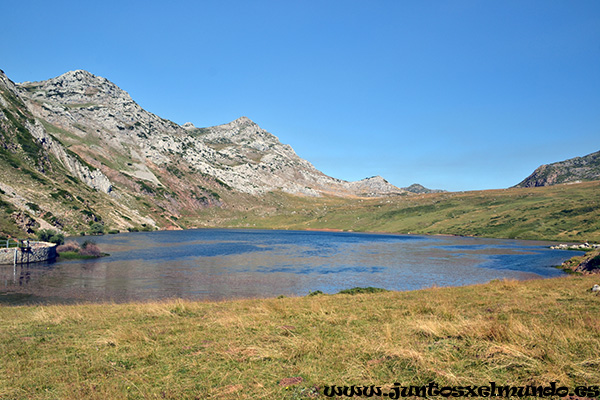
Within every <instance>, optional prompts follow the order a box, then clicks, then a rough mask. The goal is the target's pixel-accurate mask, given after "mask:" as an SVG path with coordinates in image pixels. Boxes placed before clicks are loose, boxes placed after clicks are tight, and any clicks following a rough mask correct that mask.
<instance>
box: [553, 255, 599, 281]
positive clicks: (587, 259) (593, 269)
mask: <svg viewBox="0 0 600 400" xmlns="http://www.w3.org/2000/svg"><path fill="white" fill-rule="evenodd" d="M561 268H562V269H564V270H566V271H570V272H575V273H579V274H583V275H589V274H600V250H593V251H588V252H587V253H586V254H585V255H583V256H575V257H572V258H570V259H568V260H567V261H565V262H564V263H563V264H562V265H561Z"/></svg>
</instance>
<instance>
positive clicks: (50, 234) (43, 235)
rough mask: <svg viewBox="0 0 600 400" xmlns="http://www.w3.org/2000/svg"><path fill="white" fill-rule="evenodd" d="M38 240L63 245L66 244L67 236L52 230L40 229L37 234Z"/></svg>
mask: <svg viewBox="0 0 600 400" xmlns="http://www.w3.org/2000/svg"><path fill="white" fill-rule="evenodd" d="M37 238H38V240H40V241H42V242H49V243H55V244H58V245H61V244H63V243H64V242H65V236H64V235H63V234H62V233H57V232H56V231H54V230H52V229H40V230H39V231H38V232H37Z"/></svg>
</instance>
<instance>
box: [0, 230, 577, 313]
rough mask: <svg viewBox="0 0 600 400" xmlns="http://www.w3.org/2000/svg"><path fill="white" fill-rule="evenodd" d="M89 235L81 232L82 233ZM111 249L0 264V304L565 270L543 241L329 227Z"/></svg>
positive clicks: (140, 238)
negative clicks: (89, 256)
mask: <svg viewBox="0 0 600 400" xmlns="http://www.w3.org/2000/svg"><path fill="white" fill-rule="evenodd" d="M85 239H87V238H78V239H76V240H78V241H83V240H85ZM93 240H94V241H96V242H97V243H98V245H99V246H100V248H101V249H102V250H103V251H105V252H108V253H110V254H111V256H110V257H106V258H102V259H96V260H76V261H75V260H74V261H61V262H58V263H54V264H30V265H28V266H27V265H25V266H16V267H13V266H0V302H3V303H11V304H15V303H31V302H36V301H40V302H47V303H53V302H61V303H62V302H85V301H115V302H123V301H132V300H151V299H161V298H173V297H180V298H190V299H228V298H239V297H274V296H278V295H287V296H294V295H305V294H307V293H308V292H309V291H315V290H321V291H323V292H325V293H335V292H337V291H339V290H342V289H347V288H350V287H354V286H376V287H383V288H386V289H391V290H411V289H419V288H423V287H429V286H432V285H438V286H449V285H465V284H473V283H481V282H486V281H489V280H491V279H495V278H514V279H527V278H535V277H550V276H558V275H560V274H562V272H561V271H559V270H557V269H555V268H553V267H552V266H553V265H558V264H560V263H561V262H562V261H564V260H566V259H567V258H569V257H571V256H573V255H574V253H573V252H572V251H560V250H550V249H548V248H547V245H548V243H543V242H524V241H514V240H494V239H477V238H457V237H425V236H406V235H380V234H356V233H354V234H353V233H337V232H336V233H332V232H297V231H242V230H192V231H175V232H173V231H169V232H167V231H163V232H139V233H131V234H121V235H107V236H103V237H95V238H93Z"/></svg>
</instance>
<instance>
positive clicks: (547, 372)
mask: <svg viewBox="0 0 600 400" xmlns="http://www.w3.org/2000/svg"><path fill="white" fill-rule="evenodd" d="M598 280H599V278H598V277H597V276H586V277H581V276H569V277H564V278H556V279H546V280H533V281H527V282H516V281H494V282H490V283H488V284H485V285H476V286H468V287H459V288H431V289H427V290H420V291H414V292H388V293H375V294H361V295H356V296H350V295H333V296H313V297H304V298H282V299H260V300H259V299H256V300H252V299H251V300H236V301H225V302H190V301H183V300H172V301H165V302H152V303H131V304H84V305H69V306H62V305H55V306H26V307H7V306H2V307H0V398H2V399H76V398H85V399H123V398H131V399H154V398H159V399H160V398H168V399H187V398H190V399H194V398H199V399H261V398H263V399H301V398H311V397H310V396H311V395H313V394H315V393H316V389H315V388H318V389H319V390H318V391H319V393H320V394H319V398H325V397H324V395H323V394H322V389H323V387H324V386H325V385H329V386H331V385H334V384H335V385H353V384H354V385H379V386H383V387H389V386H390V385H392V384H393V383H394V382H401V383H403V384H406V385H423V384H427V383H428V382H430V381H436V382H438V383H439V384H450V385H486V384H488V382H490V381H494V382H497V383H498V384H512V385H527V384H539V385H545V384H549V383H550V382H552V381H557V382H559V383H560V384H561V385H565V386H569V387H574V386H575V385H588V386H589V385H598V384H600V318H599V316H600V296H596V295H594V294H592V293H591V292H589V291H587V289H589V288H590V287H591V286H592V285H593V284H594V283H598ZM280 383H281V384H280Z"/></svg>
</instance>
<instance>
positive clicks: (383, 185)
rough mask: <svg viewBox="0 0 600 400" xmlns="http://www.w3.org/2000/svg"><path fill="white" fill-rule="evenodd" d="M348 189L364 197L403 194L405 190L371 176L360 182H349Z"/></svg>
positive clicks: (379, 177) (380, 178)
mask: <svg viewBox="0 0 600 400" xmlns="http://www.w3.org/2000/svg"><path fill="white" fill-rule="evenodd" d="M348 187H349V188H350V189H351V190H352V191H354V192H355V193H357V194H361V195H366V196H381V195H382V194H386V195H390V194H405V193H406V190H403V189H400V188H398V187H396V186H394V185H392V184H391V183H389V182H388V181H386V180H385V179H383V178H382V177H381V176H379V175H378V176H372V177H370V178H365V179H361V180H360V181H355V182H349V183H348Z"/></svg>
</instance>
